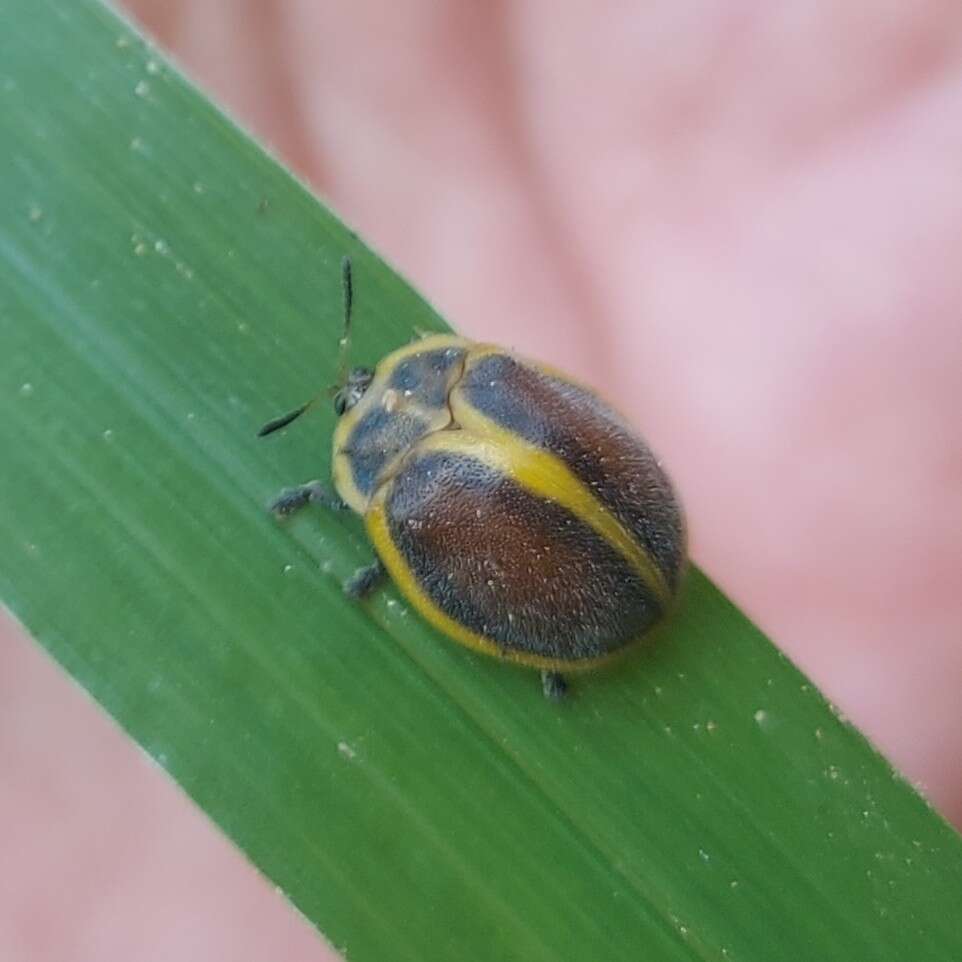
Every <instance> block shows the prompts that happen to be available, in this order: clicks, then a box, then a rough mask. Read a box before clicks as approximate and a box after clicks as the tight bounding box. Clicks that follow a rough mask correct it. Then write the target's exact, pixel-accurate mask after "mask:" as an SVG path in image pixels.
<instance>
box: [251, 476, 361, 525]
mask: <svg viewBox="0 0 962 962" xmlns="http://www.w3.org/2000/svg"><path fill="white" fill-rule="evenodd" d="M307 504H319V505H322V506H323V507H325V508H330V509H331V510H332V511H343V510H344V509H345V508H346V507H347V505H346V504H345V503H344V502H343V501H342V500H341V499H340V498H339V497H337V495H334V494H331V492H330V491H328V490H327V488H325V487H324V485H323V484H321V482H320V481H308V482H307V484H301V485H298V486H297V487H296V488H285V489H284V490H283V491H282V492H281V493H280V494H279V495H278V496H277V497H276V498H275V499H274V500H273V501H272V502H271V505H270V509H271V512H272V513H273V514H275V515H277V517H278V518H286V517H288V516H289V515H292V514H293V513H294V512H295V511H299V510H300V509H301V508H303V507H304V506H305V505H307Z"/></svg>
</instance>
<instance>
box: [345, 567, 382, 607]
mask: <svg viewBox="0 0 962 962" xmlns="http://www.w3.org/2000/svg"><path fill="white" fill-rule="evenodd" d="M386 575H387V568H385V567H384V565H383V564H381V559H380V558H378V559H377V560H376V561H375V562H374V563H373V564H369V565H367V566H365V567H364V568H358V569H357V571H355V572H354V574H353V575H352V577H350V578H348V579H347V581H345V582H344V594H346V595H347V596H348V598H354V599H355V600H359V599H361V598H364V597H366V596H367V595H369V594H370V593H371V592H372V591H373V590H374V589H375V588H376V587H377V586H378V585H379V584H380V583H381V582H382V581H383V580H384V578H385V576H386Z"/></svg>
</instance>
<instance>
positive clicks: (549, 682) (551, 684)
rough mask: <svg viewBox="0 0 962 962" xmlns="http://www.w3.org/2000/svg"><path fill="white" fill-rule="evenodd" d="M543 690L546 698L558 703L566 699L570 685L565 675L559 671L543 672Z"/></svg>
mask: <svg viewBox="0 0 962 962" xmlns="http://www.w3.org/2000/svg"><path fill="white" fill-rule="evenodd" d="M541 690H542V691H543V692H544V697H545V698H550V699H551V700H552V701H558V700H559V699H561V698H564V696H565V693H566V692H567V691H568V683H567V682H566V681H565V677H564V675H562V674H560V673H559V672H557V671H543V672H541Z"/></svg>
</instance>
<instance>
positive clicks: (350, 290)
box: [333, 257, 354, 391]
mask: <svg viewBox="0 0 962 962" xmlns="http://www.w3.org/2000/svg"><path fill="white" fill-rule="evenodd" d="M341 293H342V297H343V301H344V333H343V334H342V335H341V350H340V356H339V357H338V364H337V382H336V383H335V385H334V386H333V390H334V391H339V390H340V389H341V387H343V385H344V384H346V383H347V374H348V354H349V353H350V350H351V308H352V307H353V305H354V281H353V279H352V277H351V258H350V257H344V258H342V260H341Z"/></svg>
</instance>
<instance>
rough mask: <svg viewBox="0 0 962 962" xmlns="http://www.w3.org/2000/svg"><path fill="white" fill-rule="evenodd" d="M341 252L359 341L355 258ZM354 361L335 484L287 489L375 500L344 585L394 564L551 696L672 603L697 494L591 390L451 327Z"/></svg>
mask: <svg viewBox="0 0 962 962" xmlns="http://www.w3.org/2000/svg"><path fill="white" fill-rule="evenodd" d="M342 267H343V281H344V313H345V336H344V338H343V340H342V342H341V344H342V353H346V350H347V344H348V332H349V328H350V317H351V303H352V284H351V266H350V261H349V260H347V259H346V258H345V260H344V262H343V265H342ZM343 368H344V365H343V361H342V374H341V376H340V378H339V382H340V383H339V386H338V389H337V393H336V396H335V399H334V407H335V411H336V413H337V415H338V416H339V421H338V424H337V427H336V429H335V431H334V439H333V481H334V488H335V490H336V492H337V496H336V497H335V496H333V495H332V494H331V493H330V492H329V491H328V490H327V489H326V487H325V486H324V485H322V484H321V483H320V482H317V481H312V482H309V483H308V484H305V485H301V486H299V487H296V488H291V489H287V490H285V491H284V492H283V493H282V494H281V495H280V497H278V498H277V499H276V500H275V501H274V502H273V504H272V506H271V507H272V510H273V511H274V512H275V513H276V514H277V515H279V516H284V515H287V514H290V513H291V512H292V511H294V510H296V509H297V508H299V507H301V506H303V505H305V504H307V503H309V502H315V503H320V504H324V505H326V506H328V507H332V508H337V509H343V508H350V509H351V510H353V511H356V512H357V513H358V514H360V515H362V516H363V518H364V522H365V525H366V527H367V532H368V535H369V537H370V539H371V543H372V545H373V547H374V550H375V552H376V555H377V560H376V561H375V563H374V564H372V565H370V566H368V567H366V568H362V569H360V571H358V573H357V574H356V575H355V576H354V578H352V579H351V580H350V581H349V582H348V583H347V584H346V585H345V589H346V591H347V592H348V593H349V594H350V595H352V596H354V597H361V596H363V595H364V594H366V593H367V592H369V591H370V590H371V589H372V588H373V587H374V586H375V585H376V584H377V583H378V582H379V581H380V580H381V579H382V578H383V577H384V575H390V577H391V578H392V580H393V581H394V583H395V584H396V585H397V587H398V589H399V590H400V592H401V593H402V594H403V595H404V597H405V598H406V599H407V600H408V601H409V602H410V603H411V604H412V605H413V606H414V607H415V608H416V609H417V610H418V611H419V612H420V613H421V614H422V615H423V616H424V617H425V618H426V619H427V620H428V621H429V622H431V623H432V624H433V625H434V626H435V627H436V628H438V629H440V630H441V631H442V632H443V633H444V634H446V635H448V636H449V637H451V638H453V639H454V640H455V641H458V642H460V643H461V644H464V645H466V646H468V647H469V648H473V649H475V650H476V651H481V652H484V653H485V654H488V655H493V656H495V657H498V658H501V659H505V660H507V661H512V662H515V663H518V664H521V665H527V666H530V667H532V668H536V669H539V670H540V671H541V673H542V684H543V688H544V692H545V694H546V695H547V696H550V697H558V696H560V695H562V694H563V693H564V691H565V689H566V687H567V686H566V683H565V680H564V676H563V674H562V673H563V672H568V671H572V670H580V669H585V668H591V667H593V666H595V665H598V664H599V663H601V662H603V661H605V660H607V659H609V658H611V657H612V656H613V655H615V654H616V653H618V652H620V651H622V650H623V649H625V648H626V647H627V646H629V645H630V644H631V643H632V642H635V641H637V640H638V639H640V638H641V637H642V636H643V635H644V634H645V633H646V632H647V631H648V630H649V629H650V628H651V627H652V626H653V625H654V624H655V623H656V622H658V621H659V620H660V619H661V618H662V617H663V616H664V615H665V614H666V613H667V611H668V609H669V607H670V605H671V603H672V600H673V599H674V597H675V595H676V594H677V591H678V587H679V581H680V579H681V575H682V572H683V569H684V566H685V561H686V552H685V527H684V518H683V514H682V510H681V507H680V505H679V502H678V499H677V497H676V495H675V493H674V490H673V488H672V485H671V482H670V481H669V479H668V477H667V476H666V475H665V473H664V471H663V470H662V469H661V466H660V464H659V462H658V461H657V460H656V458H655V457H654V455H653V454H652V453H651V451H650V450H649V448H648V447H647V445H646V444H645V443H644V442H643V441H642V440H641V439H640V438H639V437H638V436H637V435H636V434H635V433H634V431H633V430H632V429H631V427H630V426H629V425H628V424H627V423H626V422H625V421H624V420H623V419H622V418H621V417H620V416H619V415H618V414H617V413H616V412H615V411H613V410H612V409H611V408H610V407H609V406H608V405H607V404H605V402H603V401H602V400H601V399H600V398H599V397H598V396H597V395H596V394H594V393H593V392H592V391H591V390H589V389H588V388H586V387H584V386H582V385H580V384H577V383H576V382H574V381H572V380H571V379H569V378H568V377H566V376H565V375H563V374H561V373H559V372H557V371H554V370H551V369H550V368H547V367H545V366H544V365H541V364H535V363H532V362H530V361H527V360H524V359H522V358H520V357H517V356H516V355H514V354H512V353H511V352H509V351H506V350H504V349H502V348H500V347H496V346H494V345H490V344H480V343H475V342H473V341H470V340H467V339H465V338H463V337H458V336H456V335H453V334H436V335H431V336H427V337H424V338H423V339H421V340H419V341H417V342H415V343H412V344H408V345H407V346H405V347H402V348H399V349H398V350H396V351H393V352H392V353H391V354H388V355H387V356H386V357H385V358H383V359H382V360H381V361H380V363H379V364H378V365H377V366H376V367H375V368H374V370H370V369H368V368H354V369H353V370H351V371H350V372H349V373H345V371H344V370H343ZM312 403H314V402H313V400H312V401H309V402H308V403H307V404H305V405H303V406H302V407H300V408H298V409H296V410H295V411H293V412H291V413H290V414H287V415H284V416H283V417H280V418H277V419H275V420H274V421H271V422H269V423H268V424H267V425H265V426H264V427H263V428H262V429H261V432H260V433H261V435H264V434H269V433H271V432H273V431H276V430H278V429H279V428H281V427H284V426H285V425H287V424H289V423H290V422H291V421H293V420H294V418H296V417H297V416H299V415H300V414H302V413H303V412H304V411H305V410H307V408H308V407H310V406H311V404H312Z"/></svg>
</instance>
